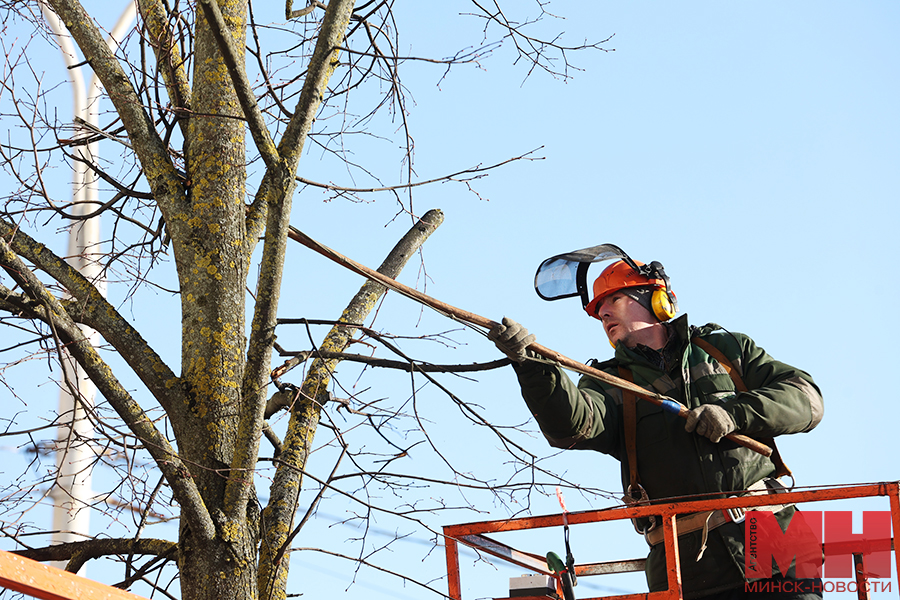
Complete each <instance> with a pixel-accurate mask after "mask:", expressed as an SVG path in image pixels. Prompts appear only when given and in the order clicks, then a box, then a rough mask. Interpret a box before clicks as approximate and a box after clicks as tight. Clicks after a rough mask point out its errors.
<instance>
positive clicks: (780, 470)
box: [626, 336, 794, 481]
mask: <svg viewBox="0 0 900 600" xmlns="http://www.w3.org/2000/svg"><path fill="white" fill-rule="evenodd" d="M691 343H692V344H694V345H696V346H699V347H700V348H701V349H703V351H704V352H706V353H707V354H709V355H710V356H712V357H713V358H714V359H716V360H717V361H719V364H720V365H722V368H723V369H725V371H726V372H727V373H728V376H729V377H731V381H733V382H734V387H735V389H736V390H737V391H739V392H746V391H749V390H748V389H747V385H746V384H745V383H744V380H743V379H741V376H740V374H739V373H738V372H737V369H735V368H734V365H733V364H732V363H731V361H730V360H728V358H726V357H725V354H724V353H722V351H721V350H719V349H718V348H716V347H715V346H713V345H712V344H710V343H709V342H708V341H706V340H704V339H701V338H700V337H696V336H695V337H693V338H691ZM626 439H627V438H626ZM754 439H756V441H758V442H761V443H763V444H765V445H766V446H769V447H770V448H772V456H771V457H769V458H770V459H771V460H772V463H773V464H774V465H775V472H774V473H773V474H772V477H774V478H776V479H777V478H778V477H782V476H783V475H787V476H788V477H790V478H791V481H793V480H794V474H793V473H791V470H790V468H788V466H787V465H786V464H785V463H784V459H783V458H781V453H780V452H779V451H778V446H776V445H775V438H773V437H759V438H754Z"/></svg>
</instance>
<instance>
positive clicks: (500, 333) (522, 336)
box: [487, 317, 536, 364]
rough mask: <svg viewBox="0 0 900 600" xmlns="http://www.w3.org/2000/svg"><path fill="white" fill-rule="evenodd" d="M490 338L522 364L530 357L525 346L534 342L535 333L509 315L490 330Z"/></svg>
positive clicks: (505, 352)
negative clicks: (529, 331)
mask: <svg viewBox="0 0 900 600" xmlns="http://www.w3.org/2000/svg"><path fill="white" fill-rule="evenodd" d="M487 335H488V338H489V339H490V340H491V341H493V342H494V345H495V346H497V348H498V349H499V350H500V352H502V353H503V354H505V355H507V356H508V357H509V358H510V359H511V360H514V361H515V362H517V363H519V364H521V363H523V362H525V360H526V359H527V358H528V353H527V352H526V351H525V348H526V347H528V346H529V345H531V344H533V343H534V340H535V339H536V338H535V337H534V334H532V333H528V330H527V329H525V328H524V327H522V326H521V325H519V324H518V323H516V322H515V321H513V320H512V319H510V318H508V317H503V322H502V323H498V324H497V326H496V327H494V328H493V329H491V330H490V331H488V334H487Z"/></svg>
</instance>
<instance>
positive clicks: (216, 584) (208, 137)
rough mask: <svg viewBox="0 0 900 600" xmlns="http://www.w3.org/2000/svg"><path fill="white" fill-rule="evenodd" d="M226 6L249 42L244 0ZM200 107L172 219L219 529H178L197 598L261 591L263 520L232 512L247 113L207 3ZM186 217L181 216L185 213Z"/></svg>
mask: <svg viewBox="0 0 900 600" xmlns="http://www.w3.org/2000/svg"><path fill="white" fill-rule="evenodd" d="M219 7H220V10H221V12H222V15H223V17H224V18H225V22H226V23H227V25H228V27H229V30H230V33H231V35H233V36H234V41H235V44H236V45H237V46H238V47H241V48H242V47H243V46H244V37H245V28H246V13H247V6H246V2H245V0H222V1H221V2H220V3H219ZM196 19H197V25H196V36H195V43H194V51H195V58H194V63H193V64H194V72H193V78H192V80H193V90H192V95H191V102H192V109H193V111H194V113H193V116H192V117H191V118H190V121H189V123H188V127H187V137H186V141H185V156H186V167H187V179H188V184H187V187H188V193H187V198H186V205H185V207H184V211H183V212H182V214H181V215H177V216H176V219H178V222H177V223H175V224H173V223H169V227H170V228H171V229H170V231H171V234H172V241H173V246H174V250H175V253H176V263H177V265H178V267H179V270H178V279H179V283H180V286H181V313H182V320H181V323H182V355H181V356H182V365H181V366H182V381H183V385H184V387H185V390H186V398H187V402H188V406H187V407H185V408H186V410H185V413H186V416H187V419H185V422H184V425H183V427H184V430H183V431H179V432H177V433H178V440H179V450H180V452H181V454H182V456H184V457H185V458H186V459H187V462H188V464H189V465H190V468H191V474H192V475H193V477H194V480H195V481H196V482H197V485H198V488H199V490H200V494H201V497H202V498H203V501H204V503H205V505H206V508H207V510H209V513H210V515H211V516H212V518H213V522H214V523H215V526H216V535H215V537H214V538H213V539H211V540H204V539H197V537H196V536H194V535H193V534H194V532H192V531H191V530H190V528H189V527H184V526H183V527H182V528H181V534H180V553H179V556H180V559H179V563H180V568H181V589H182V596H183V597H184V598H189V599H191V600H229V599H232V598H233V599H242V600H243V599H248V598H255V589H256V586H255V581H256V560H255V555H256V538H257V535H256V531H257V527H258V523H257V519H255V518H252V515H251V518H238V519H227V518H226V517H225V507H224V496H225V484H226V481H227V477H228V469H229V467H230V465H231V462H232V458H233V455H234V447H235V446H234V442H235V440H236V439H237V432H238V423H239V417H240V409H241V393H240V392H241V381H242V378H243V373H244V360H245V359H244V356H245V346H246V339H245V335H244V331H245V325H246V323H245V306H244V298H245V289H246V284H247V266H246V262H245V260H246V259H245V255H244V243H245V240H244V236H245V227H244V219H245V173H246V171H245V168H244V167H245V161H246V155H245V148H244V137H245V133H244V128H245V121H244V119H243V112H242V110H241V106H240V104H239V102H238V99H237V96H236V94H235V91H234V86H233V85H232V81H231V77H230V76H229V73H228V70H227V68H226V66H225V64H224V62H223V61H222V60H221V52H220V50H219V47H218V45H217V43H216V40H215V38H214V36H213V34H212V32H211V27H210V24H209V23H208V22H207V20H206V18H205V17H204V14H203V12H202V11H197V13H196ZM179 217H180V218H179Z"/></svg>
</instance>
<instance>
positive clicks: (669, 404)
mask: <svg viewBox="0 0 900 600" xmlns="http://www.w3.org/2000/svg"><path fill="white" fill-rule="evenodd" d="M662 407H663V408H664V409H665V410H667V411H669V412H670V413H675V414H676V415H677V414H680V413H681V409H682V408H684V407H683V406H682V405H680V404H678V403H677V402H675V401H674V400H663V401H662Z"/></svg>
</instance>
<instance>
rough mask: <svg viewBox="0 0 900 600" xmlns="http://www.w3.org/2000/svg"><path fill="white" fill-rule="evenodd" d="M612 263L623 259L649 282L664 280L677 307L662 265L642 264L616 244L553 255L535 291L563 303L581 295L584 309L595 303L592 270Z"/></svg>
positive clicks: (543, 266) (542, 268)
mask: <svg viewBox="0 0 900 600" xmlns="http://www.w3.org/2000/svg"><path fill="white" fill-rule="evenodd" d="M608 260H623V261H625V263H626V264H628V266H629V267H631V268H632V269H634V271H635V272H636V273H640V274H641V275H643V276H645V277H647V278H648V279H661V280H662V281H664V282H665V284H666V293H667V294H668V296H669V298H670V301H671V302H672V304H673V306H676V304H675V302H677V301H676V300H675V295H674V294H672V292H671V288H670V286H669V278H668V277H667V276H666V271H665V269H664V268H663V266H662V264H660V263H659V262H657V261H653V262H651V263H650V264H649V265H638V264H637V263H636V262H634V260H632V258H631V257H630V256H628V254H626V253H625V251H624V250H622V249H621V248H619V247H618V246H616V245H615V244H601V245H599V246H592V247H590V248H583V249H581V250H575V251H574V252H566V253H565V254H557V255H556V256H551V257H550V258H548V259H547V260H545V261H544V262H542V263H541V265H540V266H539V267H538V269H537V273H535V275H534V290H535V291H536V292H537V295H538V296H540V297H541V298H542V299H544V300H560V299H562V298H572V297H574V296H579V297H580V298H581V305H582V307H586V306H587V305H588V304H589V303H590V301H591V297H590V287H589V286H588V278H587V272H588V268H589V267H590V266H591V264H593V263H598V262H604V261H608Z"/></svg>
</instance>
